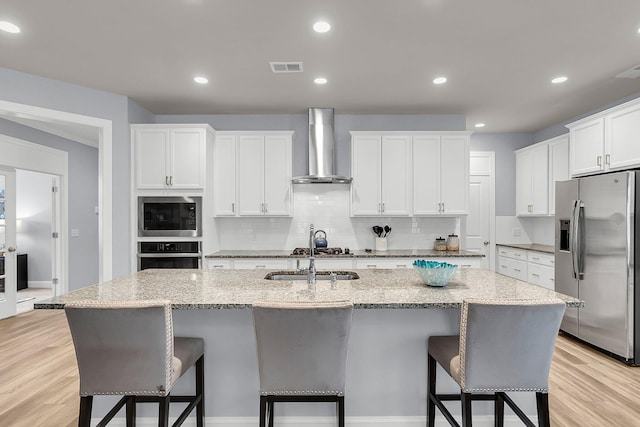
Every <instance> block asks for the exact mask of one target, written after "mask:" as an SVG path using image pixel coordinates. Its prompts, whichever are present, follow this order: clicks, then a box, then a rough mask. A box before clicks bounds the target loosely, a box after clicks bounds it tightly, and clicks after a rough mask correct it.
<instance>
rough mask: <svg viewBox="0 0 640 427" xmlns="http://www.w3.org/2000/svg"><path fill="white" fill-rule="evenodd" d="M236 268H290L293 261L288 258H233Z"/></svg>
mask: <svg viewBox="0 0 640 427" xmlns="http://www.w3.org/2000/svg"><path fill="white" fill-rule="evenodd" d="M233 268H234V269H235V270H254V269H268V270H288V269H290V268H291V263H290V262H289V259H288V258H241V259H234V260H233Z"/></svg>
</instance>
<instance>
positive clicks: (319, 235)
mask: <svg viewBox="0 0 640 427" xmlns="http://www.w3.org/2000/svg"><path fill="white" fill-rule="evenodd" d="M313 243H314V245H315V246H316V248H326V247H327V245H328V243H327V233H325V232H324V230H318V231H316V232H315V234H314V235H313Z"/></svg>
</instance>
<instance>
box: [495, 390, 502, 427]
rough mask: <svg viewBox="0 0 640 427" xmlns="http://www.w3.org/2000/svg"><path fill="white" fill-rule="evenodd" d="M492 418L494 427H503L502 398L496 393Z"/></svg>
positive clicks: (500, 394)
mask: <svg viewBox="0 0 640 427" xmlns="http://www.w3.org/2000/svg"><path fill="white" fill-rule="evenodd" d="M493 416H494V418H495V423H494V425H495V427H504V398H503V394H502V393H501V392H497V393H496V401H495V404H494V414H493Z"/></svg>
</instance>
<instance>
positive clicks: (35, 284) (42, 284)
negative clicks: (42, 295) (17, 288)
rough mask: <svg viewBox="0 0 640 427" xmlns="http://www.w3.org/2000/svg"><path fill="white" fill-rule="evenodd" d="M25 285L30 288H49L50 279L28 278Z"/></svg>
mask: <svg viewBox="0 0 640 427" xmlns="http://www.w3.org/2000/svg"><path fill="white" fill-rule="evenodd" d="M27 286H28V287H30V288H36V289H51V286H52V285H51V281H46V280H45V281H32V280H30V281H29V282H28V283H27Z"/></svg>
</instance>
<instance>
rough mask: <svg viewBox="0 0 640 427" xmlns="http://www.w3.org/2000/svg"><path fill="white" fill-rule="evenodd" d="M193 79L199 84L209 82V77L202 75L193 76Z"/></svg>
mask: <svg viewBox="0 0 640 427" xmlns="http://www.w3.org/2000/svg"><path fill="white" fill-rule="evenodd" d="M193 81H194V82H196V83H198V84H201V85H206V84H207V83H209V79H208V78H206V77H202V76H197V77H194V78H193Z"/></svg>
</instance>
